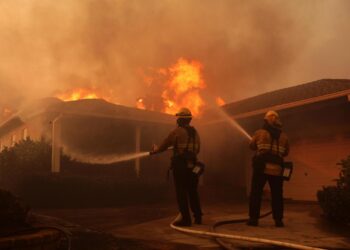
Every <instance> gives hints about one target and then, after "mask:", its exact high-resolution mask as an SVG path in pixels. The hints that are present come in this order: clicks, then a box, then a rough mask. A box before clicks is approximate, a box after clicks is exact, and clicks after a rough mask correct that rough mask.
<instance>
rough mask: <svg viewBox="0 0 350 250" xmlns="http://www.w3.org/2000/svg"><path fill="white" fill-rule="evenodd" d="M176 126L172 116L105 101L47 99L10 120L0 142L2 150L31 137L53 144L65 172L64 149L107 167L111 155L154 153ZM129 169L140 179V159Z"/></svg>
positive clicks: (0, 130) (56, 164)
mask: <svg viewBox="0 0 350 250" xmlns="http://www.w3.org/2000/svg"><path fill="white" fill-rule="evenodd" d="M173 126H174V120H173V117H172V116H170V115H167V114H163V113H158V112H152V111H147V110H140V109H135V108H129V107H125V106H121V105H115V104H112V103H109V102H107V101H104V100H102V99H82V100H77V101H68V102H64V101H61V100H59V99H56V98H48V99H43V100H40V101H37V102H35V103H32V104H31V105H29V106H28V107H26V108H25V109H24V110H22V111H21V112H19V113H17V114H15V115H14V116H12V117H11V118H10V119H8V120H7V121H5V122H4V123H3V124H2V125H1V127H0V142H1V149H3V148H4V147H11V146H13V145H14V144H15V143H16V142H18V141H20V140H22V139H26V138H28V137H29V138H31V139H33V140H40V139H41V138H44V139H45V140H47V141H51V142H52V145H53V147H52V166H51V171H52V172H60V170H61V165H60V158H61V157H60V154H61V151H62V149H63V151H64V152H65V153H67V154H68V155H70V156H73V158H77V159H78V160H81V161H87V162H90V161H93V160H94V159H99V161H101V163H108V156H110V155H116V154H117V155H119V154H120V155H122V154H126V153H128V154H130V153H132V152H140V151H148V150H150V148H151V146H152V144H153V143H156V142H157V141H159V140H161V138H162V137H164V136H165V135H166V133H167V132H168V131H169V130H170V129H171V128H172V127H173ZM101 157H102V158H101ZM160 160H161V159H160ZM158 163H159V162H158ZM124 164H129V165H130V164H131V165H134V167H135V171H136V175H140V171H141V170H140V168H141V165H140V164H141V163H140V159H137V160H136V161H132V162H131V163H124Z"/></svg>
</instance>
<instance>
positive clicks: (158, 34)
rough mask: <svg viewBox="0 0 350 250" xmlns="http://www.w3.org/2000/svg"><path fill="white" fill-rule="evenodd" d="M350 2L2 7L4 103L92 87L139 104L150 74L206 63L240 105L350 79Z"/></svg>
mask: <svg viewBox="0 0 350 250" xmlns="http://www.w3.org/2000/svg"><path fill="white" fill-rule="evenodd" d="M349 10H350V3H349V1H346V0H344V1H337V0H328V1H325V0H309V1H304V0H295V1H287V0H286V1H282V0H275V1H272V0H271V1H267V0H266V1H265V0H264V1H258V0H257V1H244V0H216V1H212V0H158V1H156V0H138V1H136V0H79V1H75V0H61V1H52V0H0V11H1V15H0V55H1V60H0V98H1V101H0V104H3V105H4V104H19V103H21V102H23V101H24V100H28V99H33V98H40V97H46V96H52V95H53V94H54V93H56V92H57V91H64V90H66V89H69V88H73V87H90V88H96V89H99V90H100V92H102V93H106V94H107V95H111V96H113V97H114V100H117V102H118V103H120V104H125V105H134V103H135V100H136V98H138V97H140V96H143V95H145V94H146V92H147V91H149V89H148V88H147V86H146V84H144V82H143V80H142V77H141V76H140V75H141V74H140V72H142V71H143V70H145V69H149V68H164V67H169V66H171V65H173V64H174V63H176V61H177V59H178V58H180V57H183V58H187V59H189V60H197V61H200V62H201V63H202V64H203V66H204V68H203V74H204V79H205V82H206V84H207V86H208V89H209V90H210V91H211V93H214V94H215V95H218V96H221V97H222V98H224V100H226V101H227V102H229V101H235V100H238V99H242V98H245V97H248V96H253V95H256V94H259V93H263V92H266V91H271V90H274V89H279V88H283V87H287V86H292V85H296V84H301V83H304V82H307V81H312V80H318V79H321V78H349V77H350V71H349V64H350V50H349V48H348V47H349V44H350V33H349V32H348V30H349V23H350V15H348V13H349Z"/></svg>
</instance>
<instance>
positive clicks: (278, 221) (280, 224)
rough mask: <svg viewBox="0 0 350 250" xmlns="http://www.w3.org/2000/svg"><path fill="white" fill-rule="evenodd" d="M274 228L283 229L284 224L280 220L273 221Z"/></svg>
mask: <svg viewBox="0 0 350 250" xmlns="http://www.w3.org/2000/svg"><path fill="white" fill-rule="evenodd" d="M275 226H276V227H284V223H283V221H282V220H275Z"/></svg>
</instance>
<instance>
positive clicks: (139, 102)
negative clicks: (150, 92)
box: [136, 98, 146, 109]
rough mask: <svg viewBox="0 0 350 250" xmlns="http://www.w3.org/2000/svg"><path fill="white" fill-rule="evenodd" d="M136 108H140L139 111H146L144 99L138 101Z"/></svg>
mask: <svg viewBox="0 0 350 250" xmlns="http://www.w3.org/2000/svg"><path fill="white" fill-rule="evenodd" d="M136 108H138V109H146V106H145V104H144V103H143V98H139V99H137V101H136Z"/></svg>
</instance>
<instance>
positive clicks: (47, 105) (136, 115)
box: [0, 98, 175, 137]
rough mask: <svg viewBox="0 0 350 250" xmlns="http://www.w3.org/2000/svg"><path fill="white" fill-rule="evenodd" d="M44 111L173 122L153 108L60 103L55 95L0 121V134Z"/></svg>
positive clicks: (102, 102)
mask: <svg viewBox="0 0 350 250" xmlns="http://www.w3.org/2000/svg"><path fill="white" fill-rule="evenodd" d="M44 113H54V114H56V116H57V115H59V114H62V116H65V115H67V116H85V117H96V118H108V119H119V120H125V121H133V122H141V123H145V122H146V123H163V124H174V120H175V117H174V116H171V115H168V114H164V113H160V112H154V111H148V110H141V109H137V108H131V107H126V106H122V105H116V104H113V103H109V102H107V101H105V100H102V99H86V100H78V101H69V102H63V101H61V100H59V99H57V98H44V99H40V100H37V101H34V102H33V103H31V104H29V105H27V106H26V107H25V108H24V109H22V110H21V111H20V112H18V113H17V114H15V115H14V116H12V117H11V118H9V119H8V120H7V121H5V122H3V123H2V124H0V137H1V136H3V135H5V134H7V133H8V132H10V131H11V130H13V129H15V128H17V127H18V126H21V125H23V124H24V123H25V122H26V121H27V120H30V119H32V118H33V117H36V116H38V115H39V116H40V115H42V114H44Z"/></svg>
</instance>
